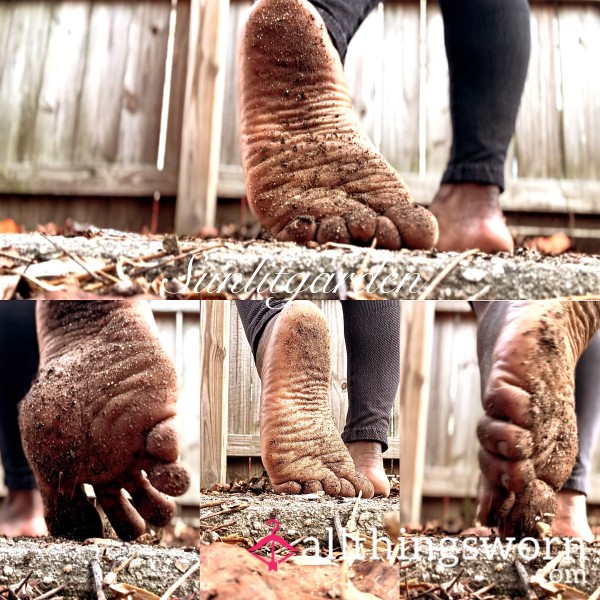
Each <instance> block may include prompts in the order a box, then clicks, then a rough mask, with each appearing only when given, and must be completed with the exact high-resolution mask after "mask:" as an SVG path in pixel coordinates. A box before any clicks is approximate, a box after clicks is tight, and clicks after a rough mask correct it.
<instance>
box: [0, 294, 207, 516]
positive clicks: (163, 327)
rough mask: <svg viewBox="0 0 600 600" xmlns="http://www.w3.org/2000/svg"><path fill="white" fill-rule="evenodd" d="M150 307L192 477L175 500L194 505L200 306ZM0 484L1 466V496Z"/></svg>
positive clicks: (197, 464)
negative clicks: (172, 372) (168, 362)
mask: <svg viewBox="0 0 600 600" xmlns="http://www.w3.org/2000/svg"><path fill="white" fill-rule="evenodd" d="M150 306H151V307H152V311H153V313H154V318H155V320H156V325H157V327H158V330H159V335H160V339H161V341H162V343H163V344H164V346H165V349H166V351H167V352H168V354H169V356H171V358H172V359H173V362H174V363H175V368H176V370H177V379H178V382H179V401H178V411H179V415H180V420H179V429H178V431H179V435H180V441H181V444H180V446H181V460H182V461H183V463H184V464H185V465H186V466H187V467H188V469H189V471H190V474H191V476H192V483H191V485H190V489H189V490H188V491H187V492H186V493H185V495H183V496H180V497H179V498H176V499H175V500H176V502H177V503H178V504H179V505H181V506H196V505H197V504H198V501H199V491H200V482H199V473H200V403H199V401H198V399H199V389H200V373H199V371H198V356H199V352H200V349H199V343H200V331H199V328H200V322H199V318H198V317H199V313H198V311H199V303H198V302H196V301H193V300H179V301H176V302H165V301H162V300H156V301H155V300H152V301H150ZM3 482H4V473H3V471H2V468H1V466H0V496H4V495H5V494H6V488H5V487H4V483H3ZM90 493H91V490H90Z"/></svg>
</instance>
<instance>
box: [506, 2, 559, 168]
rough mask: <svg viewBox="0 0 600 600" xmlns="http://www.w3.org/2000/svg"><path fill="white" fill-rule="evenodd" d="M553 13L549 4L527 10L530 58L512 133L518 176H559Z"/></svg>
mask: <svg viewBox="0 0 600 600" xmlns="http://www.w3.org/2000/svg"><path fill="white" fill-rule="evenodd" d="M555 15H556V13H555V8H554V7H551V6H538V7H535V8H534V9H533V10H532V12H531V57H530V60H529V68H528V71H527V80H526V82H525V89H524V90H523V96H522V98H521V107H520V109H519V115H518V118H517V125H516V133H515V154H516V159H517V161H518V168H519V177H541V178H559V177H561V176H562V160H563V156H562V153H563V149H562V139H561V122H560V119H561V115H560V113H559V111H558V110H557V81H556V68H557V61H558V62H560V57H559V56H557V48H556V47H555V46H556V43H557V40H556V39H555V31H554V19H555Z"/></svg>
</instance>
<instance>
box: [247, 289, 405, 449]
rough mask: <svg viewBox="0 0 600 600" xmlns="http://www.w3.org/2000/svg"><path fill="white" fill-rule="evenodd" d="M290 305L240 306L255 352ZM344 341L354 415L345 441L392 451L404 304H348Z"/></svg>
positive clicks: (258, 302)
mask: <svg viewBox="0 0 600 600" xmlns="http://www.w3.org/2000/svg"><path fill="white" fill-rule="evenodd" d="M285 304H286V301H285V300H281V301H271V305H272V306H273V308H272V309H269V308H268V307H267V306H266V304H265V302H263V301H261V300H250V301H248V300H238V301H237V302H236V305H237V309H238V313H239V315H240V318H241V321H242V324H243V326H244V331H245V332H246V337H247V338H248V342H249V343H250V346H251V347H252V352H253V354H254V357H255V358H256V351H257V349H258V344H259V342H260V338H261V336H262V334H263V332H264V330H265V327H266V326H267V324H268V323H269V321H270V320H271V319H273V318H276V317H277V316H278V315H279V314H280V313H281V311H282V310H283V308H284V306H285ZM341 304H342V310H343V313H344V337H345V340H346V353H347V356H348V415H347V417H346V426H345V428H344V432H343V433H342V439H343V440H344V442H346V443H350V442H358V441H376V442H380V443H381V446H382V449H383V451H384V452H385V450H387V447H388V438H387V433H388V428H389V425H390V417H391V414H392V407H393V404H394V398H395V397H396V393H397V392H398V384H399V381H400V303H399V302H397V301H363V302H360V301H343V302H342V303H341Z"/></svg>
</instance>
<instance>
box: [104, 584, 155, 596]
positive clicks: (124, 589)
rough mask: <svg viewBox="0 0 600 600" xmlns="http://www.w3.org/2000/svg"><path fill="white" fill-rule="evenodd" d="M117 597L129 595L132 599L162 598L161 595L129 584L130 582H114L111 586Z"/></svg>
mask: <svg viewBox="0 0 600 600" xmlns="http://www.w3.org/2000/svg"><path fill="white" fill-rule="evenodd" d="M109 589H110V590H111V591H113V592H114V593H115V594H116V595H117V597H123V596H129V597H130V598H131V600H160V597H159V596H157V595H156V594H153V593H152V592H149V591H148V590H143V589H142V588H139V587H136V586H135V585H129V584H128V583H114V584H113V585H111V586H109Z"/></svg>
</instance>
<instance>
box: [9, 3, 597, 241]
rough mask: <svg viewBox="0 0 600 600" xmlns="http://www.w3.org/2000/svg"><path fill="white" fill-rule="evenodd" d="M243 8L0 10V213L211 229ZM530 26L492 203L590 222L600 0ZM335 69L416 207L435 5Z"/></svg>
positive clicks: (354, 49)
mask: <svg viewBox="0 0 600 600" xmlns="http://www.w3.org/2000/svg"><path fill="white" fill-rule="evenodd" d="M249 6H250V2H249V0H142V1H139V2H131V1H130V0H104V1H96V0H69V1H62V2H59V1H56V0H55V1H49V2H40V1H30V0H29V1H23V2H10V1H8V0H0V36H1V39H2V40H3V44H4V46H3V48H4V51H3V52H2V53H1V54H0V105H1V106H2V111H0V139H1V140H2V144H1V145H0V193H3V194H5V195H7V196H5V198H8V197H9V196H10V199H11V200H10V201H11V202H12V204H4V206H10V207H12V210H15V211H17V210H18V209H19V206H18V202H17V201H16V200H15V198H17V199H18V197H19V195H26V194H42V195H49V194H57V195H59V196H65V195H69V196H89V195H93V196H106V197H111V198H112V197H118V196H128V197H131V196H139V197H141V198H146V199H148V200H149V201H151V200H152V198H153V196H155V195H156V196H160V195H162V196H175V195H177V196H178V200H177V228H178V230H179V231H180V232H182V233H193V232H195V231H197V229H198V228H199V226H201V225H210V224H211V223H212V222H213V221H214V219H215V212H216V198H217V195H218V196H221V197H234V198H239V197H241V196H243V195H244V193H245V190H244V186H243V180H242V173H241V167H240V153H239V139H238V136H239V125H238V116H237V106H236V101H237V95H236V81H237V76H236V69H237V51H236V45H237V39H238V35H239V31H240V29H241V27H242V24H243V22H244V19H245V17H246V14H247V12H248V10H249ZM532 15H533V18H532V38H533V49H532V57H531V63H530V68H529V76H528V80H527V85H526V89H525V94H524V97H523V103H522V108H521V112H520V115H519V120H518V125H517V133H516V136H515V141H514V144H513V145H512V149H511V157H510V160H509V161H508V163H507V176H508V183H509V185H508V192H507V194H506V195H505V197H504V207H505V209H507V210H514V211H533V212H536V211H539V212H548V213H553V214H562V215H570V214H578V215H579V214H587V215H595V214H598V213H599V212H600V208H599V207H600V204H598V203H597V202H596V201H595V199H596V197H597V195H598V193H599V192H600V184H599V183H598V181H597V179H598V178H599V176H600V133H599V132H600V110H599V107H600V104H599V101H598V97H600V95H599V93H598V92H599V91H600V89H599V87H600V83H599V82H598V78H597V77H595V73H596V70H597V69H596V63H597V57H598V55H599V54H600V53H599V50H600V2H598V1H596V0H587V1H580V2H577V1H573V0H558V1H557V0H546V1H539V0H538V1H537V2H534V3H533V5H532ZM346 72H347V75H348V80H349V83H350V89H351V92H352V95H353V98H354V103H355V108H356V111H357V112H358V114H359V116H360V119H361V121H362V123H363V125H364V127H365V129H366V130H367V132H368V134H369V135H370V136H371V138H372V139H373V140H374V141H375V143H376V144H377V145H378V146H379V147H380V148H381V150H382V151H383V153H384V154H385V155H386V156H387V157H388V159H389V160H390V162H391V163H392V164H393V165H394V166H395V167H396V168H397V169H398V170H399V171H400V172H402V173H403V174H405V175H406V178H407V180H408V182H409V185H410V186H411V189H412V190H413V193H414V195H415V197H416V198H417V200H419V201H421V202H424V203H427V202H428V201H429V199H430V198H431V196H432V194H433V191H434V190H435V188H436V185H437V181H438V178H439V176H440V173H441V170H442V168H443V166H444V163H445V160H446V157H447V153H448V148H449V144H450V121H449V110H448V96H447V86H448V76H447V66H446V59H445V54H444V45H443V35H442V20H441V16H440V12H439V8H438V6H437V2H435V1H432V0H429V1H425V0H403V1H393V0H391V1H390V2H388V3H386V4H385V5H381V6H380V7H379V8H378V9H377V10H375V11H374V12H373V13H372V14H371V15H370V16H369V17H368V18H367V20H366V21H365V23H364V24H363V26H362V27H361V29H360V30H359V32H358V33H357V35H356V38H355V39H354V41H353V42H352V44H351V45H350V49H349V53H348V57H347V61H346ZM3 202H5V200H3ZM6 202H8V200H6ZM115 218H117V217H116V215H115ZM571 225H572V227H571V229H572V231H571V233H576V232H575V229H576V228H577V223H574V222H572V224H571ZM523 232H525V233H526V231H523ZM588 234H589V232H588ZM590 235H593V234H590Z"/></svg>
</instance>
